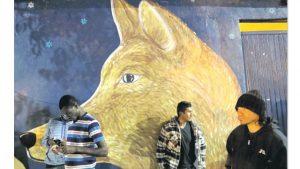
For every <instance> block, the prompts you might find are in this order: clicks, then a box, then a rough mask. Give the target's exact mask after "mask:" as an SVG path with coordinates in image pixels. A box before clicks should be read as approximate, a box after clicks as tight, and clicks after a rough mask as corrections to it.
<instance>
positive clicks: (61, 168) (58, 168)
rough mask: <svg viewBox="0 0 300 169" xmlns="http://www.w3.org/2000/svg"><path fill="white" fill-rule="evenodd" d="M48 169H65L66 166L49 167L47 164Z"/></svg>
mask: <svg viewBox="0 0 300 169" xmlns="http://www.w3.org/2000/svg"><path fill="white" fill-rule="evenodd" d="M46 169H65V165H48V164H46Z"/></svg>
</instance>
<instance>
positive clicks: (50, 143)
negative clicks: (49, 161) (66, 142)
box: [47, 138, 56, 147]
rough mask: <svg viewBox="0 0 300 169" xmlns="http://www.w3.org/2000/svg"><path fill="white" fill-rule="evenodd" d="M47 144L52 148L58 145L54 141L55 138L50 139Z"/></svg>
mask: <svg viewBox="0 0 300 169" xmlns="http://www.w3.org/2000/svg"><path fill="white" fill-rule="evenodd" d="M47 143H48V145H49V146H50V147H52V146H54V145H56V143H55V141H54V139H53V138H51V139H49V140H48V141H47Z"/></svg>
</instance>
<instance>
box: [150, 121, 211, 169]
mask: <svg viewBox="0 0 300 169" xmlns="http://www.w3.org/2000/svg"><path fill="white" fill-rule="evenodd" d="M191 125H192V128H193V134H194V136H195V139H196V140H195V154H196V161H195V162H194V164H195V166H196V168H197V169H205V168H206V164H205V155H206V143H205V140H204V137H203V133H202V131H201V129H200V128H199V127H197V126H196V125H195V124H194V123H193V122H191ZM180 148H181V132H180V128H179V123H178V121H177V116H175V117H173V118H172V119H171V120H170V121H168V122H167V123H166V124H164V125H163V127H162V129H161V132H160V135H159V137H158V142H157V148H156V160H157V163H158V166H159V168H161V169H165V168H168V169H176V168H177V167H178V164H179V160H180Z"/></svg>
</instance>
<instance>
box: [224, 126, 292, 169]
mask: <svg viewBox="0 0 300 169" xmlns="http://www.w3.org/2000/svg"><path fill="white" fill-rule="evenodd" d="M226 149H227V152H228V157H227V162H226V164H225V167H226V168H227V169H286V168H287V148H286V137H285V136H284V135H283V134H282V133H281V132H280V131H279V130H278V127H277V126H276V125H275V124H274V123H273V124H271V123H270V124H267V125H265V126H264V127H262V128H261V129H260V130H259V131H257V132H256V133H254V134H250V133H249V130H248V127H247V126H246V125H240V126H238V127H237V128H235V129H234V130H233V131H232V132H231V134H230V135H229V137H228V139H227V143H226Z"/></svg>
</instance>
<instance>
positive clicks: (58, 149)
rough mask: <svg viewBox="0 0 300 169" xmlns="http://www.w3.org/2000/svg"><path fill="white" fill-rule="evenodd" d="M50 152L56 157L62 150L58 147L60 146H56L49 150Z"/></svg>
mask: <svg viewBox="0 0 300 169" xmlns="http://www.w3.org/2000/svg"><path fill="white" fill-rule="evenodd" d="M50 150H51V151H52V152H53V153H54V154H56V155H58V154H59V153H61V152H62V148H61V147H60V146H58V145H56V144H55V145H53V146H52V147H51V148H50Z"/></svg>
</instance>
